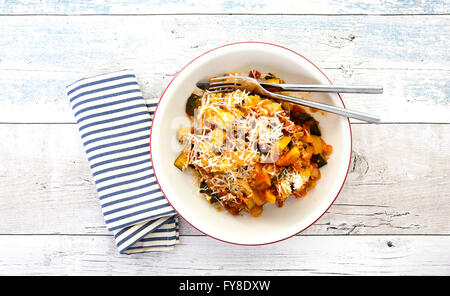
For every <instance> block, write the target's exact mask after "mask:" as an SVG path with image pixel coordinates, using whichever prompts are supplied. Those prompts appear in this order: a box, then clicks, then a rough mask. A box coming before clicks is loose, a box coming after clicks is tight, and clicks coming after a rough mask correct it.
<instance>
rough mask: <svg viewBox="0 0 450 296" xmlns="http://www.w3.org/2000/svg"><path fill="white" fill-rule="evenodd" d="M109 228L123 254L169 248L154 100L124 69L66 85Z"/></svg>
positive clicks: (174, 220) (171, 220) (172, 226)
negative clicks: (153, 133) (153, 149)
mask: <svg viewBox="0 0 450 296" xmlns="http://www.w3.org/2000/svg"><path fill="white" fill-rule="evenodd" d="M66 90H67V96H68V97H69V99H70V104H71V106H72V109H73V112H74V115H75V119H76V121H77V125H78V129H79V130H80V136H81V141H82V142H83V145H84V149H85V151H86V155H87V157H88V162H89V165H90V168H91V171H92V174H93V177H94V181H95V186H96V189H97V193H98V198H99V200H100V205H101V208H102V212H103V216H104V218H105V222H106V225H107V228H108V230H110V231H112V232H113V233H114V237H115V240H116V244H117V247H118V249H119V252H120V253H122V254H133V253H142V252H149V251H161V250H167V249H171V248H173V247H174V246H175V244H177V243H178V241H179V237H178V217H177V215H176V213H175V211H174V210H173V209H172V207H171V206H170V205H169V203H168V202H167V200H166V199H165V197H164V195H163V194H162V192H161V190H160V188H159V185H158V183H157V182H156V179H155V176H154V174H153V169H152V163H151V159H150V137H149V135H150V127H151V121H152V116H153V113H154V110H155V108H156V104H157V100H152V101H148V102H146V101H145V100H144V98H143V97H142V93H141V90H140V88H139V85H138V83H137V80H136V76H135V75H134V74H133V73H132V72H131V71H129V70H123V71H118V72H114V73H108V74H103V75H97V76H94V77H90V78H84V79H81V80H79V81H77V82H75V83H73V84H71V85H69V86H68V87H67V89H66Z"/></svg>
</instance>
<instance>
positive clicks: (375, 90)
mask: <svg viewBox="0 0 450 296" xmlns="http://www.w3.org/2000/svg"><path fill="white" fill-rule="evenodd" d="M260 84H261V86H262V87H264V88H273V89H274V90H273V91H280V90H282V91H311V92H337V93H355V94H381V93H383V87H381V86H369V85H358V86H345V85H320V84H284V83H283V84H276V83H260ZM271 91H272V90H271Z"/></svg>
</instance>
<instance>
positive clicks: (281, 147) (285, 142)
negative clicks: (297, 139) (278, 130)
mask: <svg viewBox="0 0 450 296" xmlns="http://www.w3.org/2000/svg"><path fill="white" fill-rule="evenodd" d="M291 140H292V138H291V137H288V136H284V137H282V138H281V139H280V140H279V141H278V144H277V146H278V150H279V151H280V152H281V151H283V150H284V148H286V147H287V145H289V143H290V142H291Z"/></svg>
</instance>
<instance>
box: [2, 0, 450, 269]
mask: <svg viewBox="0 0 450 296" xmlns="http://www.w3.org/2000/svg"><path fill="white" fill-rule="evenodd" d="M27 2H28V1H19V0H17V1H0V74H1V75H0V139H1V140H2V141H1V142H2V143H1V145H0V189H1V190H0V219H1V220H0V221H1V223H0V275H12V274H19V275H65V274H68V275H194V274H198V275H336V274H338V275H442V274H444V275H450V235H449V234H450V225H449V214H450V181H449V175H450V162H449V158H450V137H449V136H450V106H449V104H450V98H449V97H450V79H449V78H450V54H449V47H450V38H449V37H450V33H449V32H450V2H449V1H448V0H445V1H436V0H435V1H400V0H398V1H395V0H391V1H356V0H355V1H352V0H339V1H325V0H318V1H288V0H286V1H271V2H272V3H264V2H265V1H242V0H233V1H225V0H223V1H215V2H212V1H208V2H206V1H205V3H201V2H200V1H194V0H192V1H191V0H185V1H157V2H158V3H157V4H153V3H140V2H141V1H138V0H132V1H119V0H116V1H83V4H80V3H78V1H57V0H53V1H44V2H45V3H41V2H40V1H33V2H32V1H29V3H27ZM378 2H379V3H378ZM248 40H255V41H266V42H271V43H277V44H280V45H283V46H286V47H289V48H291V49H293V50H295V51H298V52H300V53H302V54H303V55H305V56H306V57H308V58H309V59H311V60H312V61H313V62H314V63H316V64H317V65H318V66H319V67H321V68H322V69H323V70H324V71H325V73H326V74H327V75H328V76H329V77H330V79H332V81H333V82H334V83H340V84H381V85H383V86H384V89H385V92H384V94H383V95H364V96H361V95H343V99H344V101H345V103H346V105H347V107H348V108H353V109H355V110H361V111H366V112H367V113H372V114H377V115H379V116H380V117H381V118H382V124H380V125H369V124H363V123H360V122H356V121H355V122H353V123H352V130H353V136H354V141H353V143H354V144H353V145H354V146H353V159H352V164H351V170H350V173H349V176H348V179H347V182H346V184H345V186H344V189H343V191H342V193H341V194H340V196H339V197H338V199H337V201H336V202H335V204H334V205H333V206H332V207H331V208H330V210H329V211H328V212H327V213H326V214H325V215H324V216H323V217H322V218H321V219H320V220H319V221H318V222H317V223H315V224H314V225H313V226H311V227H310V228H309V229H307V230H306V231H305V232H303V233H302V234H300V235H298V236H295V237H293V238H291V239H289V240H286V241H283V242H280V243H277V244H272V245H267V246H260V247H241V246H234V245H228V244H224V243H221V242H218V241H216V240H214V239H211V238H209V237H206V236H204V235H202V234H201V233H199V232H197V231H196V230H195V229H193V228H192V227H190V226H189V225H187V224H186V223H184V222H183V223H182V224H181V229H180V233H181V237H180V240H181V242H180V244H179V245H178V246H177V247H176V248H175V250H173V251H169V252H158V253H149V254H140V255H132V256H127V255H120V254H118V252H117V250H116V247H115V244H114V240H113V237H112V234H111V233H109V232H108V231H107V229H106V227H105V224H104V221H103V217H102V215H101V211H100V207H99V204H98V201H97V197H96V192H95V189H94V185H93V182H92V176H91V173H90V171H89V167H88V164H87V159H86V157H85V154H84V152H83V149H82V145H81V142H80V139H79V134H78V130H77V127H76V125H75V123H74V118H73V115H72V112H71V110H70V107H69V104H68V102H67V99H66V97H65V94H64V88H65V86H66V85H67V84H69V83H71V82H73V81H74V80H77V79H79V78H81V77H83V76H86V75H91V74H98V73H102V72H105V71H111V70H118V69H123V68H129V69H133V70H134V71H135V73H136V75H137V77H138V79H139V82H140V85H141V88H142V90H143V94H144V96H145V97H146V98H154V97H158V96H160V94H161V92H162V91H163V89H164V88H165V86H166V84H167V83H168V81H169V80H170V79H171V78H172V77H173V76H174V74H175V73H176V72H177V71H178V70H179V69H180V68H181V67H182V66H184V65H185V64H186V63H187V62H189V61H190V60H191V59H193V58H194V57H196V56H198V55H199V54H201V53H203V52H204V51H206V50H209V49H212V48H214V47H216V46H219V45H222V44H226V43H231V42H236V41H248Z"/></svg>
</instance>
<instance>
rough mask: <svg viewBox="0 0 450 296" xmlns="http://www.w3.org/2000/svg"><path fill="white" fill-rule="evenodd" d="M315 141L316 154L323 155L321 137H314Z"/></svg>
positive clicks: (313, 142)
mask: <svg viewBox="0 0 450 296" xmlns="http://www.w3.org/2000/svg"><path fill="white" fill-rule="evenodd" d="M312 138H313V141H312V144H313V147H314V154H321V153H322V141H321V140H320V137H319V136H312Z"/></svg>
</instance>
